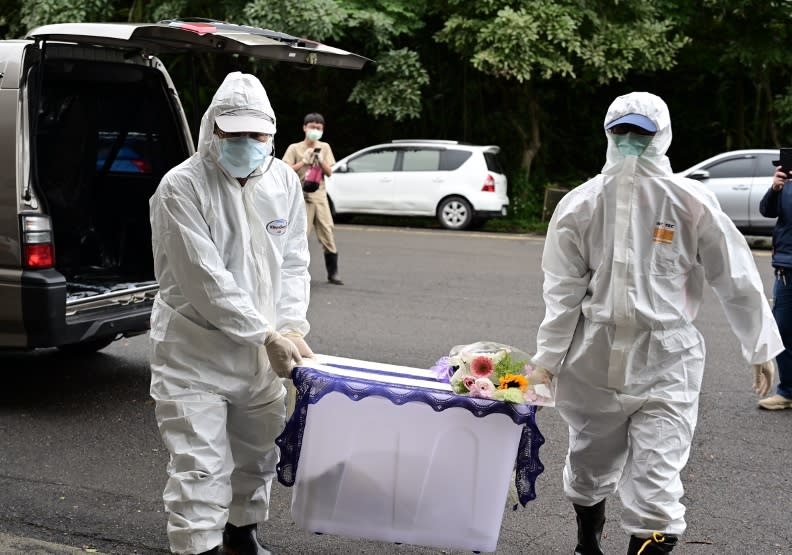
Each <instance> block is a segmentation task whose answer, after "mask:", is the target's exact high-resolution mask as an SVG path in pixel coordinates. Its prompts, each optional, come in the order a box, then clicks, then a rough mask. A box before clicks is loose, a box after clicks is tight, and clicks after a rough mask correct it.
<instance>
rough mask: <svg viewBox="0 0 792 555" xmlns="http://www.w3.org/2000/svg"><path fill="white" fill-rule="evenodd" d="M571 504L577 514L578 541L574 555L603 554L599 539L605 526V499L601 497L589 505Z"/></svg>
mask: <svg viewBox="0 0 792 555" xmlns="http://www.w3.org/2000/svg"><path fill="white" fill-rule="evenodd" d="M572 506H573V507H574V508H575V513H576V514H577V526H578V539H577V541H578V543H577V546H576V547H575V555H604V554H603V552H602V547H601V546H600V540H601V539H602V529H603V528H604V527H605V500H604V499H603V500H602V501H600V502H599V503H597V504H596V505H592V506H591V507H584V506H582V505H575V504H574V503H573V504H572Z"/></svg>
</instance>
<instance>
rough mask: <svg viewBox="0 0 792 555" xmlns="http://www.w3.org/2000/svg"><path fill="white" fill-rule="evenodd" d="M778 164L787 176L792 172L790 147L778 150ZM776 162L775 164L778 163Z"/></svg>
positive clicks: (791, 149)
mask: <svg viewBox="0 0 792 555" xmlns="http://www.w3.org/2000/svg"><path fill="white" fill-rule="evenodd" d="M778 158H779V159H778V164H780V165H781V166H782V167H781V171H782V172H784V173H786V174H787V177H789V176H790V175H791V174H790V172H792V148H782V149H781V150H779V152H778ZM778 164H776V165H778Z"/></svg>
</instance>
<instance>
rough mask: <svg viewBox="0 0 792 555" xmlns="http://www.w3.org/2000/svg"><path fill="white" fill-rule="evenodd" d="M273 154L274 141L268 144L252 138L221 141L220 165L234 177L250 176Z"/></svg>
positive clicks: (230, 138) (232, 138) (234, 138)
mask: <svg viewBox="0 0 792 555" xmlns="http://www.w3.org/2000/svg"><path fill="white" fill-rule="evenodd" d="M271 153H272V139H270V140H269V141H267V142H266V143H262V142H261V141H257V140H256V139H251V138H250V137H229V138H227V139H220V163H221V164H222V165H223V167H224V168H225V169H227V170H228V173H230V174H231V175H232V176H234V177H238V178H244V177H247V176H249V175H250V174H251V173H253V170H255V169H256V168H257V167H259V166H260V165H262V164H263V163H264V160H265V159H266V157H267V156H269V155H270V154H271Z"/></svg>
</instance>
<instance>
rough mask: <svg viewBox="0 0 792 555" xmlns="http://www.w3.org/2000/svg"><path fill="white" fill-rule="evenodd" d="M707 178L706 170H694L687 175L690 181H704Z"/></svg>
mask: <svg viewBox="0 0 792 555" xmlns="http://www.w3.org/2000/svg"><path fill="white" fill-rule="evenodd" d="M709 176H710V174H709V172H708V171H707V170H696V171H694V172H690V173H689V174H688V177H689V178H690V179H696V180H698V181H704V180H705V179H709Z"/></svg>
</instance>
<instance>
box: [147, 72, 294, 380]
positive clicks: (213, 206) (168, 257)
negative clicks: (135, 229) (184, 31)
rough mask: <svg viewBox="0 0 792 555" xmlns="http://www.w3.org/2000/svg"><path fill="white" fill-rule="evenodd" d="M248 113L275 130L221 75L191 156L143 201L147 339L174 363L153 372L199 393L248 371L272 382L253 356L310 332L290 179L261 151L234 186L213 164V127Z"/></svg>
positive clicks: (258, 96)
mask: <svg viewBox="0 0 792 555" xmlns="http://www.w3.org/2000/svg"><path fill="white" fill-rule="evenodd" d="M251 110H252V111H256V112H263V113H264V114H266V115H267V116H268V119H269V118H271V121H272V127H273V128H274V126H275V114H274V112H273V109H272V106H271V105H270V102H269V99H268V97H267V93H266V91H265V90H264V87H263V86H262V85H261V82H260V81H259V80H258V79H257V78H256V77H254V76H252V75H246V74H242V73H239V72H234V73H231V74H229V75H228V76H227V77H226V79H225V80H224V82H223V83H222V84H221V85H220V87H219V88H218V90H217V92H216V93H215V95H214V98H213V99H212V102H211V105H210V106H209V108H208V109H207V111H206V113H205V114H204V116H203V119H202V120H201V128H200V133H199V143H198V151H197V152H196V153H195V154H194V155H193V156H192V157H190V158H189V159H187V160H186V161H185V162H183V163H182V164H180V165H179V166H177V167H175V168H173V169H172V170H171V171H170V172H168V173H167V174H166V175H165V176H164V177H163V179H162V182H161V183H160V186H159V188H158V189H157V192H156V193H155V194H154V196H153V197H152V198H151V201H150V205H151V228H152V236H153V250H154V269H155V274H156V277H157V280H158V281H159V285H160V292H159V295H158V296H157V298H156V301H155V304H154V309H153V312H152V320H151V338H152V340H154V341H155V342H157V341H159V342H163V343H162V345H161V346H162V347H163V348H162V349H160V350H159V353H160V354H161V355H162V356H164V357H165V358H173V359H175V358H180V359H181V360H180V361H178V363H177V362H175V361H164V362H163V365H162V366H159V368H160V369H161V370H163V371H164V372H165V373H166V374H167V373H168V372H169V371H173V372H176V373H179V372H183V371H184V366H186V365H189V366H190V370H189V374H190V375H192V376H195V377H196V379H198V380H199V381H200V382H202V383H217V382H221V383H222V382H223V381H224V380H230V379H231V378H229V375H230V376H234V375H235V373H237V374H238V373H240V372H243V373H244V372H252V371H254V370H255V369H256V368H257V367H259V370H264V372H262V374H269V375H270V378H272V376H274V374H273V373H271V372H266V370H268V369H269V368H268V363H267V361H266V356H262V353H263V349H261V348H260V347H261V346H262V344H263V342H264V340H265V338H266V337H267V335H268V334H269V333H271V332H272V331H279V332H282V333H286V332H297V333H299V334H301V335H305V334H307V333H308V331H309V325H308V321H307V319H306V311H307V308H308V301H309V290H310V276H309V274H308V261H309V253H308V244H307V239H306V226H307V223H306V216H305V208H304V204H303V197H302V190H301V188H300V182H299V180H298V179H297V177H296V174H295V173H294V171H292V170H291V168H289V166H288V165H286V164H285V163H283V162H282V161H281V160H278V159H277V158H275V157H274V156H272V153H271V151H270V153H269V154H268V155H267V156H266V157H265V159H264V161H263V163H262V164H261V165H260V166H259V167H257V168H256V169H254V170H253V172H252V173H251V174H250V176H249V177H248V179H247V181H246V182H245V184H244V186H242V185H240V183H239V181H238V180H237V179H235V178H234V177H232V175H231V173H229V171H228V170H227V169H226V167H224V166H223V165H222V164H221V163H220V162H219V159H220V153H221V149H220V139H219V138H218V137H217V135H215V134H214V133H213V130H214V126H215V119H216V118H217V117H218V116H220V115H223V114H227V113H232V114H233V113H235V112H236V113H244V114H249V113H251ZM273 131H274V129H273ZM176 343H178V345H176ZM168 349H171V350H170V351H169V350H168ZM185 359H189V361H188V360H185ZM198 361H205V362H198ZM208 361H211V364H209V363H208ZM174 365H178V368H176V367H175V366H174ZM261 366H265V367H266V368H263V369H262V368H261ZM243 369H244V370H243ZM180 375H181V374H180ZM180 379H183V376H182V378H180ZM243 382H244V380H243ZM155 385H156V384H153V385H152V389H154V387H155ZM240 387H246V386H244V384H243V383H242V382H240Z"/></svg>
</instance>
